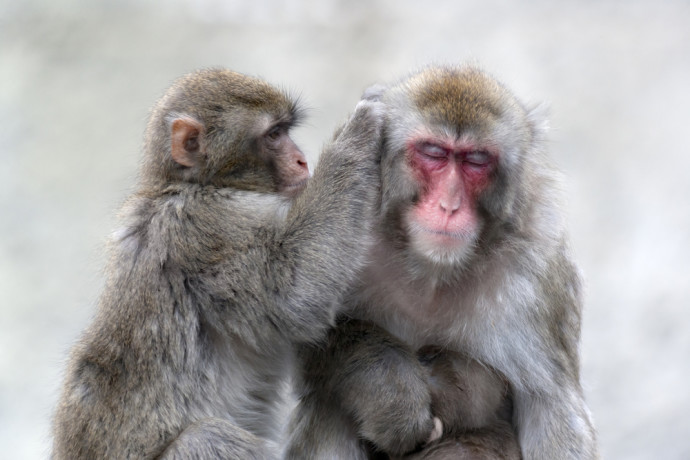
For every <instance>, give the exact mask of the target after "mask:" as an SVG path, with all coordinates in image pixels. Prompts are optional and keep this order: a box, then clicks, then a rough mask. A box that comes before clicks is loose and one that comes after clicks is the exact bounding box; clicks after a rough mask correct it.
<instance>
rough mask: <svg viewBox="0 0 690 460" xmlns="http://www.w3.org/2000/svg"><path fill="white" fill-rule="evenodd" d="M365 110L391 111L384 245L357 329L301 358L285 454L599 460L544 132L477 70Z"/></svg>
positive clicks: (393, 91) (394, 89)
mask: <svg viewBox="0 0 690 460" xmlns="http://www.w3.org/2000/svg"><path fill="white" fill-rule="evenodd" d="M365 97H367V98H370V99H376V100H381V101H382V102H383V103H384V104H385V106H386V107H387V121H386V125H385V128H384V129H385V141H384V146H383V153H382V169H381V180H382V191H381V215H380V221H379V224H378V228H377V230H376V239H377V241H376V244H375V245H374V246H373V247H372V249H371V251H370V255H369V258H370V261H369V264H368V265H367V267H366V268H365V270H364V272H363V274H362V276H361V277H360V278H359V281H358V282H357V283H355V285H354V286H353V288H352V289H351V291H350V293H349V295H348V296H347V298H346V304H347V305H348V307H349V309H348V310H347V311H348V312H349V313H348V317H347V318H343V319H342V322H341V324H340V326H339V327H338V328H337V329H335V330H333V331H332V332H331V333H330V336H329V342H328V344H327V346H326V347H325V348H309V347H307V348H304V349H303V350H302V359H303V373H302V376H301V381H300V385H301V401H300V405H299V406H298V408H297V410H296V411H295V414H294V417H293V420H292V425H291V427H292V438H291V442H290V449H289V451H288V452H289V455H290V456H291V458H322V457H324V458H325V457H326V456H327V457H329V458H367V457H371V456H375V455H380V454H381V453H385V454H389V455H392V456H400V455H405V454H410V453H411V452H413V454H412V455H413V456H414V457H415V458H466V459H480V458H511V459H516V458H521V457H522V458H525V459H590V458H597V457H598V453H597V446H596V440H595V432H594V428H593V425H592V422H591V419H590V414H589V411H588V409H587V407H586V404H585V402H584V399H583V394H582V388H581V385H580V364H579V356H578V346H579V340H580V321H581V311H582V299H581V292H580V291H581V281H580V277H579V274H578V270H577V268H576V267H575V265H574V263H573V261H572V259H571V256H570V252H569V249H568V242H567V235H566V231H565V228H564V223H563V219H562V217H561V216H562V213H561V211H560V210H559V204H558V198H557V195H558V193H557V188H558V182H557V178H556V173H555V172H554V170H553V169H552V167H551V166H550V165H549V163H548V159H547V156H546V154H545V152H544V150H543V145H542V143H543V132H542V131H543V129H542V127H541V125H542V124H543V123H542V121H541V120H540V119H539V117H538V116H537V115H536V114H535V111H531V110H528V109H526V108H525V107H524V106H523V105H522V104H521V103H520V102H519V101H518V100H517V99H516V98H515V97H514V96H513V95H512V94H511V93H510V92H509V91H508V90H507V89H506V88H505V87H504V86H503V85H501V84H500V83H498V82H497V81H496V80H495V79H493V78H492V77H490V76H488V75H487V74H486V73H484V72H482V71H480V70H478V69H476V68H472V67H430V68H427V69H425V70H422V71H421V72H418V73H416V74H413V75H412V76H410V77H409V78H407V79H404V80H402V81H401V82H399V83H397V84H394V85H391V86H388V87H384V86H378V87H374V88H372V89H370V90H368V91H367V93H365ZM430 349H431V350H434V351H433V353H429V350H430ZM417 353H419V354H420V356H421V358H422V359H421V360H420V359H418V356H416V354H417ZM434 417H438V418H439V419H440V420H441V422H442V423H443V435H442V437H441V439H440V440H438V441H435V442H431V443H429V444H427V445H425V443H426V442H427V441H428V440H429V438H430V436H431V437H432V438H433V436H432V433H433V432H434V429H435V428H434V426H435V424H434V421H433V420H434ZM420 448H421V450H420Z"/></svg>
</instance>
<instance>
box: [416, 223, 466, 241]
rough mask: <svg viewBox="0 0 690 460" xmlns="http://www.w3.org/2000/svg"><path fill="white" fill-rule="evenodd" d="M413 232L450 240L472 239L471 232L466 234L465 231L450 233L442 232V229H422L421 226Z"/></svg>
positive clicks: (447, 231)
mask: <svg viewBox="0 0 690 460" xmlns="http://www.w3.org/2000/svg"><path fill="white" fill-rule="evenodd" d="M414 231H415V232H417V233H425V234H427V235H434V236H437V237H439V238H449V239H452V240H463V241H467V240H471V239H472V238H473V234H472V232H468V231H466V230H455V231H450V230H442V229H436V228H429V227H424V226H421V225H417V226H415V228H414Z"/></svg>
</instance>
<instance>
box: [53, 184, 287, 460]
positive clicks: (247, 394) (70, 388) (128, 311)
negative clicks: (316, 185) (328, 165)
mask: <svg viewBox="0 0 690 460" xmlns="http://www.w3.org/2000/svg"><path fill="white" fill-rule="evenodd" d="M282 206H283V201H282V200H281V199H278V198H276V197H271V196H266V195H260V194H253V193H241V192H233V191H230V190H220V189H213V188H205V187H201V186H199V187H189V189H185V190H182V191H180V190H176V189H175V188H174V187H173V188H170V189H168V190H166V191H165V192H163V193H162V194H156V195H151V194H139V195H135V196H134V197H133V198H131V199H130V200H129V201H128V203H127V204H126V205H125V207H124V210H123V212H122V216H121V218H122V220H123V223H124V225H123V226H122V227H121V228H120V229H119V230H118V231H116V232H115V234H114V237H113V242H112V248H111V249H112V260H111V267H110V270H109V271H108V272H109V273H110V277H109V279H108V280H107V285H106V289H105V292H104V294H103V296H102V298H101V300H100V305H99V309H98V312H97V315H96V317H95V318H94V321H93V322H92V324H91V325H90V326H89V328H87V330H86V331H85V333H84V334H83V336H82V338H81V339H80V342H79V344H78V345H77V346H76V347H75V348H74V350H73V352H72V356H71V366H70V370H69V371H68V375H67V383H66V386H65V394H64V396H63V399H64V400H65V401H66V402H65V403H63V407H64V413H63V414H62V415H61V417H62V418H63V419H65V420H67V422H64V423H63V424H61V425H60V426H58V427H57V428H58V430H60V429H62V428H63V427H73V428H77V429H81V430H89V431H93V432H97V431H99V430H105V431H112V430H115V431H117V430H122V429H123V428H122V426H121V425H120V424H121V423H122V420H120V419H118V415H117V414H118V413H122V412H127V413H129V414H131V417H132V418H135V419H137V420H134V421H131V420H128V425H131V426H139V427H141V429H140V430H137V431H136V432H132V433H129V435H127V436H124V437H118V438H117V439H118V441H117V442H119V441H122V442H123V443H126V444H123V445H122V446H120V445H114V444H116V442H111V443H110V444H108V445H105V444H104V445H92V446H90V448H91V449H93V450H92V451H89V452H90V453H91V454H93V455H95V456H96V457H99V456H101V455H103V454H107V453H108V452H113V453H116V452H125V451H126V452H137V453H138V454H141V455H142V456H144V457H146V456H149V455H157V453H160V450H161V449H162V448H163V447H164V446H165V445H167V444H168V443H169V442H170V440H171V439H172V438H174V437H175V436H176V435H177V434H178V433H179V432H180V431H181V430H182V429H183V428H184V427H185V426H187V425H189V424H190V423H193V422H194V421H195V420H200V419H204V418H208V417H216V418H221V419H226V420H228V421H230V422H232V423H233V424H235V425H237V426H239V427H241V428H243V429H245V430H247V431H249V432H251V433H253V434H254V435H256V436H260V437H261V438H264V439H267V440H270V441H276V442H278V441H279V438H280V436H281V430H282V428H283V425H284V420H285V417H286V416H287V409H286V406H285V405H286V404H288V402H287V400H286V396H287V388H288V381H289V379H290V378H291V377H290V376H291V369H292V367H293V366H292V362H293V351H292V347H290V346H286V343H287V342H285V343H283V342H281V341H280V340H276V338H275V336H274V337H273V339H272V340H265V341H264V340H262V339H263V337H261V336H251V335H250V334H249V333H248V332H247V331H246V330H243V325H245V324H246V323H247V322H250V323H251V322H254V323H255V322H259V321H262V320H263V318H262V317H261V316H259V315H256V316H252V315H253V313H252V308H253V305H254V304H255V303H256V302H261V301H262V300H264V299H256V298H251V297H250V296H252V295H253V294H252V289H254V290H255V292H259V289H257V288H256V287H255V286H253V285H252V284H254V283H256V282H257V281H256V280H255V279H254V277H252V276H249V275H247V274H246V271H247V270H249V271H250V272H251V271H255V272H256V271H258V272H260V271H261V267H258V268H257V267H252V266H249V265H247V264H250V263H252V260H262V258H261V257H258V258H257V257H256V256H255V254H253V255H252V256H253V257H252V258H245V257H243V254H247V253H251V252H252V251H260V250H270V247H268V248H267V247H266V246H265V245H261V246H259V245H257V247H252V242H253V241H255V240H254V238H253V235H265V233H266V232H270V229H271V227H272V226H273V223H274V222H277V221H280V219H281V218H282V217H281V215H282V214H283V208H282ZM250 208H251V209H250ZM227 235H234V237H235V239H233V238H228V237H227ZM234 241H238V242H242V243H241V244H242V246H241V247H240V246H239V243H237V244H236V243H234ZM228 254H234V256H233V257H232V258H229V257H228ZM228 294H229V295H228ZM254 297H255V295H254ZM266 303H268V302H266ZM202 305H203V307H201V306H202ZM244 327H246V326H244ZM267 330H268V329H267ZM247 337H252V339H253V340H254V341H253V342H251V343H249V346H248V340H247ZM235 342H236V343H235ZM60 410H61V409H60V408H59V409H58V411H60ZM157 414H158V416H157ZM130 422H132V423H130ZM151 433H157V435H156V437H157V439H156V440H153V439H151ZM140 436H141V438H140ZM91 439H99V437H98V436H91ZM103 439H106V440H107V439H108V438H107V437H103ZM89 452H81V453H82V454H86V456H87V457H88V456H89V455H90V454H89ZM96 457H93V458H96Z"/></svg>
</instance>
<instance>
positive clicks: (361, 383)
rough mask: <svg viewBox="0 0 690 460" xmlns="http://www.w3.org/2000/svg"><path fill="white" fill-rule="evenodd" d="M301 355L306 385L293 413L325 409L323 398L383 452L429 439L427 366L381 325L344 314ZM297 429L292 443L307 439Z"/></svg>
mask: <svg viewBox="0 0 690 460" xmlns="http://www.w3.org/2000/svg"><path fill="white" fill-rule="evenodd" d="M301 358H302V360H303V363H304V373H303V378H304V380H305V382H304V385H303V388H304V389H305V391H304V397H303V399H302V401H303V403H301V405H300V408H299V409H298V414H300V411H301V415H298V416H297V419H298V420H300V419H301V421H302V424H304V423H305V420H308V419H309V418H310V417H311V418H314V417H315V416H316V415H315V414H317V413H321V412H323V411H324V409H323V408H322V407H320V403H319V401H323V404H325V405H327V406H331V407H334V408H335V410H334V412H337V413H341V414H345V416H346V417H347V418H348V419H349V424H350V425H351V428H350V431H352V427H354V430H355V432H356V435H355V436H357V437H359V438H361V439H365V440H367V441H370V442H372V443H373V444H374V446H375V447H376V448H377V449H380V450H383V451H385V452H388V453H391V454H396V455H398V454H403V453H405V452H409V451H411V450H413V449H415V448H416V447H418V446H420V445H421V444H423V443H424V442H426V441H427V440H428V439H429V437H430V434H431V432H432V430H433V429H434V421H433V418H432V415H431V397H430V395H429V390H428V382H427V373H426V370H425V369H424V368H423V367H422V365H421V364H420V363H419V361H418V360H417V358H416V356H415V354H414V353H413V352H412V351H411V350H409V349H408V347H406V346H405V345H404V344H403V343H402V342H400V341H398V340H397V339H395V337H393V336H392V335H390V334H389V333H388V332H386V331H385V330H383V329H381V328H380V327H378V326H376V325H374V324H372V323H368V322H363V321H356V320H349V321H346V322H344V323H342V324H340V325H339V326H338V327H337V328H335V329H334V330H332V331H331V332H330V333H329V336H328V342H327V345H326V346H325V347H305V348H304V349H303V350H302V355H301ZM304 401H307V402H304ZM310 405H313V407H314V408H313V409H311V408H310ZM310 411H311V413H310ZM298 428H299V427H298ZM311 429H312V430H313V429H316V430H320V429H323V428H320V426H319V425H317V424H313V426H312V427H311ZM301 430H302V431H300V430H299V429H298V430H293V439H292V445H293V446H294V445H300V444H304V445H307V444H308V442H304V441H301V440H300V437H305V436H309V435H311V436H313V431H312V432H309V431H307V430H305V429H304V428H301ZM295 458H296V457H295Z"/></svg>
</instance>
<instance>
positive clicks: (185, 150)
mask: <svg viewBox="0 0 690 460" xmlns="http://www.w3.org/2000/svg"><path fill="white" fill-rule="evenodd" d="M171 129H172V133H171V136H170V137H171V143H172V145H171V148H170V154H171V156H172V158H173V160H175V161H176V162H177V163H179V164H181V165H182V166H187V167H192V166H196V165H197V164H199V161H200V157H201V144H200V142H199V141H200V137H201V136H202V134H203V132H204V125H202V124H201V123H199V122H198V121H197V120H195V119H193V118H190V117H180V118H175V119H174V120H173V121H172V125H171Z"/></svg>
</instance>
